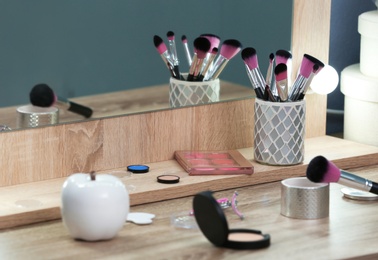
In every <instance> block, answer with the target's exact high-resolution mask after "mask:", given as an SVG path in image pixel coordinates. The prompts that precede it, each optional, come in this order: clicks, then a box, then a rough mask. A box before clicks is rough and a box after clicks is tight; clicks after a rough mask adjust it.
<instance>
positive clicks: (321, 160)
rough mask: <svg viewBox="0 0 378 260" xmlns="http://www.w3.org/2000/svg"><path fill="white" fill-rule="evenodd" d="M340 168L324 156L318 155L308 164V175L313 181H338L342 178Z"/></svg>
mask: <svg viewBox="0 0 378 260" xmlns="http://www.w3.org/2000/svg"><path fill="white" fill-rule="evenodd" d="M340 174H341V172H340V170H339V169H338V168H337V166H336V165H334V164H333V163H332V162H330V161H328V160H327V158H325V157H324V156H321V155H319V156H316V157H315V158H313V159H312V160H311V161H310V163H309V164H308V166H307V170H306V176H307V178H308V179H309V180H310V181H312V182H323V183H330V182H337V181H338V180H339V179H340Z"/></svg>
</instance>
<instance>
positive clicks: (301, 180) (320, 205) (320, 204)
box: [281, 177, 329, 219]
mask: <svg viewBox="0 0 378 260" xmlns="http://www.w3.org/2000/svg"><path fill="white" fill-rule="evenodd" d="M281 214H282V215H283V216H285V217H289V218H297V219H318V218H325V217H328V216H329V184H327V183H314V182H311V181H309V180H308V179H307V178H306V177H298V178H289V179H285V180H283V181H281Z"/></svg>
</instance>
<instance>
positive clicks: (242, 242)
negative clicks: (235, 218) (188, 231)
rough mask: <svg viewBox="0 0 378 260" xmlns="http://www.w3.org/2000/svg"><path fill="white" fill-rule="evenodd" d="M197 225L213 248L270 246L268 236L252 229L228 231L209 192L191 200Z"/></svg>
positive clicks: (222, 213)
mask: <svg viewBox="0 0 378 260" xmlns="http://www.w3.org/2000/svg"><path fill="white" fill-rule="evenodd" d="M193 210H194V216H195V218H196V221H197V224H198V226H199V228H200V230H201V231H202V233H203V234H204V236H205V237H206V238H207V239H208V240H209V241H210V242H211V243H212V244H214V245H215V246H218V247H226V248H232V249H260V248H265V247H268V246H269V245H270V235H267V234H262V233H261V231H259V230H253V229H231V230H230V229H229V228H228V223H227V219H226V216H225V214H224V212H223V210H222V208H221V206H220V205H219V203H218V202H217V201H216V200H215V199H214V197H213V196H212V192H211V191H204V192H201V193H198V194H196V195H195V196H194V199H193Z"/></svg>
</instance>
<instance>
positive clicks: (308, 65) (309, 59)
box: [300, 54, 324, 78]
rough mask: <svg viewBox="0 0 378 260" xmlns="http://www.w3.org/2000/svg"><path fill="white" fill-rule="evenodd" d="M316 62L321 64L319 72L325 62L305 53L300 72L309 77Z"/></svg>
mask: <svg viewBox="0 0 378 260" xmlns="http://www.w3.org/2000/svg"><path fill="white" fill-rule="evenodd" d="M315 64H318V66H319V69H318V71H317V72H319V71H320V70H321V69H322V68H323V67H324V63H323V62H321V61H320V60H318V59H316V58H314V57H313V56H311V55H308V54H304V55H303V59H302V63H301V67H300V74H301V75H302V76H304V77H305V78H308V77H309V76H310V74H311V72H312V71H313V66H314V65H315Z"/></svg>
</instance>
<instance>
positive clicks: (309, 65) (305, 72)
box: [289, 54, 324, 101]
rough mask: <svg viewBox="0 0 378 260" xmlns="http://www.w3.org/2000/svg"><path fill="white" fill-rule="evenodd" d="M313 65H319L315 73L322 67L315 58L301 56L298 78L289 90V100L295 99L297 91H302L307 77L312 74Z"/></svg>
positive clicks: (322, 64) (321, 63)
mask: <svg viewBox="0 0 378 260" xmlns="http://www.w3.org/2000/svg"><path fill="white" fill-rule="evenodd" d="M315 64H318V65H319V69H318V71H317V72H319V71H320V70H321V69H322V68H323V67H324V63H323V62H321V61H320V60H318V59H316V58H315V57H313V56H311V55H308V54H304V55H303V58H302V62H301V66H300V68H299V73H298V76H297V78H296V79H295V81H294V84H293V86H292V87H291V89H290V93H289V99H290V100H293V99H294V98H296V97H297V95H298V93H299V91H300V90H301V89H303V87H304V85H305V84H306V81H307V80H308V78H309V76H310V75H311V73H312V70H313V67H314V65H315ZM293 101H294V100H293Z"/></svg>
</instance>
